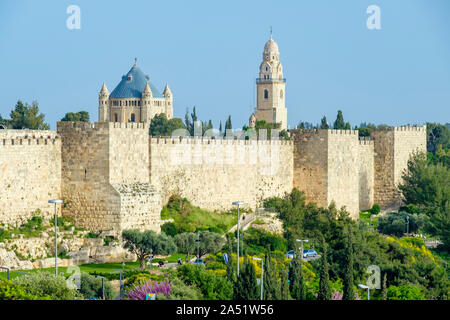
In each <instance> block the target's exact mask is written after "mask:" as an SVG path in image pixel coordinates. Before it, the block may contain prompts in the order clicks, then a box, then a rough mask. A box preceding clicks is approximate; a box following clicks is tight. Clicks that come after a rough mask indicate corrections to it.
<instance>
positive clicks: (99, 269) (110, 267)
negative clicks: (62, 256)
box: [0, 253, 186, 279]
mask: <svg viewBox="0 0 450 320" xmlns="http://www.w3.org/2000/svg"><path fill="white" fill-rule="evenodd" d="M179 258H181V259H182V260H183V261H184V259H185V258H186V255H185V254H181V253H175V254H173V255H171V256H170V257H167V258H164V259H153V261H152V262H153V263H155V262H159V261H161V260H164V261H168V262H169V263H172V262H177V261H178V259H179ZM78 267H79V268H80V270H81V271H82V272H83V271H84V272H87V273H110V274H119V273H120V272H119V271H117V270H115V269H118V270H122V263H121V262H117V263H103V264H83V265H81V266H78ZM67 269H68V267H58V273H61V272H63V273H64V276H66V277H68V276H70V275H71V274H72V273H73V271H72V273H67ZM137 269H139V261H136V262H125V266H124V268H123V270H124V271H132V270H137ZM38 271H46V272H51V273H54V272H55V268H45V269H32V270H24V271H22V272H24V273H26V274H30V275H32V274H33V273H36V272H38ZM21 276H23V274H22V273H20V272H17V271H11V272H10V277H11V279H14V278H16V277H21ZM0 279H6V272H0Z"/></svg>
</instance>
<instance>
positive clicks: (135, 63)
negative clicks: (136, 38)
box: [133, 58, 137, 68]
mask: <svg viewBox="0 0 450 320" xmlns="http://www.w3.org/2000/svg"><path fill="white" fill-rule="evenodd" d="M133 67H135V68H136V67H137V58H134V66H133Z"/></svg>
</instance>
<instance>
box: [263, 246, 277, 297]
mask: <svg viewBox="0 0 450 320" xmlns="http://www.w3.org/2000/svg"><path fill="white" fill-rule="evenodd" d="M263 286H264V299H265V300H280V298H281V297H280V296H281V291H280V283H279V282H278V279H277V274H276V272H275V270H274V268H273V266H272V259H271V257H270V251H269V249H267V252H266V258H265V261H264V285H263Z"/></svg>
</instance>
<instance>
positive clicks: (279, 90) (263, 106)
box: [250, 37, 287, 130]
mask: <svg viewBox="0 0 450 320" xmlns="http://www.w3.org/2000/svg"><path fill="white" fill-rule="evenodd" d="M285 95H286V79H284V77H283V66H282V65H281V62H280V52H279V50H278V45H277V43H276V42H275V41H274V40H273V39H272V37H270V40H269V41H267V43H266V45H265V46H264V52H263V61H262V63H261V65H260V67H259V78H257V79H256V100H257V101H256V109H255V113H254V116H255V117H256V120H257V121H261V120H264V121H266V122H267V123H279V124H280V130H283V129H284V130H285V129H287V109H286V104H285ZM251 126H252V124H251V123H250V127H251Z"/></svg>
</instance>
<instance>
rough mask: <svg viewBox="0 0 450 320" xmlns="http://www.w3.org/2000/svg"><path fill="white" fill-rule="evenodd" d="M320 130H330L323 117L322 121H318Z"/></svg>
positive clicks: (325, 118)
mask: <svg viewBox="0 0 450 320" xmlns="http://www.w3.org/2000/svg"><path fill="white" fill-rule="evenodd" d="M320 129H330V126H329V125H328V121H327V117H325V116H323V118H322V120H321V121H320Z"/></svg>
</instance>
